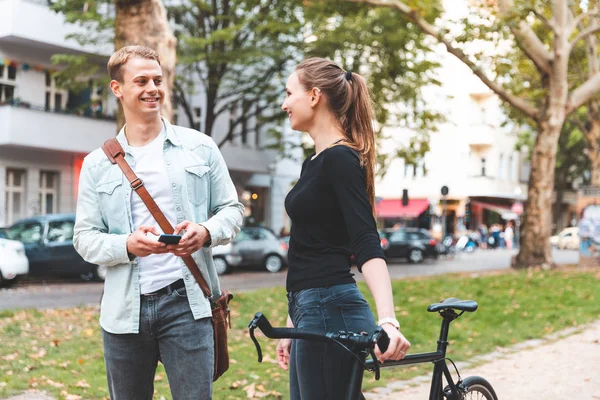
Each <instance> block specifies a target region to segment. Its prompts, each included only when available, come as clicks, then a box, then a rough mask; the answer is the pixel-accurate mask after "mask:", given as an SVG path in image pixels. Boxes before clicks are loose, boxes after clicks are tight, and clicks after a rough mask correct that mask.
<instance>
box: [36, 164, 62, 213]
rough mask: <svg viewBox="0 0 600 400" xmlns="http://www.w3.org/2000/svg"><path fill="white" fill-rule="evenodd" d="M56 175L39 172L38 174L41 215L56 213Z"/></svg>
mask: <svg viewBox="0 0 600 400" xmlns="http://www.w3.org/2000/svg"><path fill="white" fill-rule="evenodd" d="M58 177H59V175H58V173H57V172H51V171H41V173H40V211H41V213H42V214H55V213H56V212H58Z"/></svg>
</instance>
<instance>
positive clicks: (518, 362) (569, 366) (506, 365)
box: [366, 320, 600, 400]
mask: <svg viewBox="0 0 600 400" xmlns="http://www.w3.org/2000/svg"><path fill="white" fill-rule="evenodd" d="M574 332H577V333H575V334H573V333H574ZM569 335H570V336H569ZM599 362H600V320H597V321H596V322H594V323H592V324H590V325H587V326H585V327H583V328H578V329H573V328H569V329H565V330H563V331H560V332H557V333H555V334H553V335H550V336H548V337H546V338H544V339H541V340H531V341H528V342H525V343H520V344H518V345H515V346H514V347H511V348H509V349H503V350H499V351H497V352H495V353H493V354H488V355H486V356H484V357H481V358H477V359H474V360H471V362H469V363H467V365H466V366H465V365H464V364H463V365H460V364H458V368H459V370H460V373H461V376H462V377H463V378H466V377H467V376H470V375H479V376H482V377H483V378H485V379H487V380H488V381H489V382H490V383H491V384H492V386H493V387H494V390H495V391H496V394H497V395H498V399H500V400H510V399H521V400H539V399H544V400H553V399H557V400H558V399H577V400H596V399H600V375H599V373H598V371H599V367H598V363H599ZM477 365H478V366H477ZM382 374H385V370H384V371H382ZM453 376H455V375H453ZM430 382H431V376H430V375H429V376H423V377H418V378H415V379H413V380H411V381H401V382H393V383H390V384H389V385H388V386H387V387H386V388H380V389H375V390H374V392H372V393H369V394H367V396H366V397H367V399H374V400H375V399H376V400H391V399H402V400H424V399H427V398H429V389H430ZM375 391H376V392H377V393H375Z"/></svg>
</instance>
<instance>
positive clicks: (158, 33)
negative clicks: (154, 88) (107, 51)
mask: <svg viewBox="0 0 600 400" xmlns="http://www.w3.org/2000/svg"><path fill="white" fill-rule="evenodd" d="M130 45H143V46H147V47H150V48H152V49H154V50H155V51H156V52H157V53H158V55H159V57H160V64H161V67H162V72H163V85H164V88H165V101H164V104H163V106H162V110H161V114H162V115H163V116H164V117H165V118H166V119H167V120H169V121H172V120H173V103H172V98H171V96H172V93H173V82H174V78H175V62H176V58H177V54H176V47H177V39H175V35H174V34H173V31H172V30H171V27H170V26H169V21H168V19H167V12H166V10H165V7H164V6H163V4H162V2H161V1H160V0H117V1H116V16H115V50H118V49H120V48H121V47H124V46H130ZM124 123H125V118H124V115H123V112H122V110H121V107H120V106H119V114H118V116H117V125H118V127H119V129H120V128H121V127H122V126H123V124H124Z"/></svg>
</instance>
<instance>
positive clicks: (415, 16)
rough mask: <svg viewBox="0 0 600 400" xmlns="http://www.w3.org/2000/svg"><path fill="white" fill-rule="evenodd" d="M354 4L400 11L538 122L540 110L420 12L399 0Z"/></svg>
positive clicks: (514, 105) (366, 0)
mask: <svg viewBox="0 0 600 400" xmlns="http://www.w3.org/2000/svg"><path fill="white" fill-rule="evenodd" d="M346 1H349V2H353V3H368V4H371V5H375V6H383V7H390V8H395V9H397V10H399V11H400V12H401V13H402V14H404V15H405V16H406V17H407V18H408V19H410V20H411V21H412V22H413V23H414V24H416V25H417V26H418V27H419V28H421V30H423V32H425V33H426V34H428V35H430V36H433V37H434V38H436V39H437V40H438V41H439V42H440V43H442V44H444V45H445V46H446V49H447V51H448V52H449V53H450V54H452V55H454V56H455V57H456V58H458V59H459V60H460V61H462V62H463V63H464V64H465V65H466V66H467V67H469V68H470V69H471V71H473V73H474V74H475V75H476V76H477V77H478V78H479V79H481V81H482V82H483V83H484V84H485V85H486V86H487V87H489V88H490V89H491V90H492V91H494V92H495V93H496V94H497V95H498V96H499V97H500V98H501V99H502V100H504V101H506V102H507V103H508V104H510V105H511V106H513V107H514V108H516V109H517V110H519V111H521V112H522V113H523V114H525V115H526V116H528V117H529V118H532V119H533V120H536V121H537V120H538V119H539V116H538V110H537V108H536V107H534V106H532V105H531V104H529V102H527V101H526V100H525V99H522V98H520V97H518V96H515V95H514V94H512V93H510V92H508V91H507V90H506V89H504V88H503V87H502V86H501V85H500V84H498V83H497V82H494V81H492V80H491V79H490V78H488V77H487V75H486V74H485V73H484V72H483V71H482V70H481V69H480V68H479V67H478V66H477V65H475V63H474V62H472V61H471V60H470V59H469V57H468V56H467V55H466V54H465V53H464V52H463V51H462V50H460V49H458V48H456V47H454V46H453V45H452V44H451V43H450V41H449V40H447V39H446V38H445V37H444V36H443V34H442V33H441V32H440V31H439V30H438V29H437V28H436V27H435V26H433V25H431V24H429V23H428V22H427V21H425V20H424V19H423V17H421V15H419V12H418V10H415V9H412V8H410V7H409V6H407V5H406V4H404V3H402V2H401V1H398V0H389V1H386V0H346Z"/></svg>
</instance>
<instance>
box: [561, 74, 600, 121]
mask: <svg viewBox="0 0 600 400" xmlns="http://www.w3.org/2000/svg"><path fill="white" fill-rule="evenodd" d="M598 91H600V73H597V74H595V75H594V76H592V77H591V78H590V79H588V80H587V81H586V82H585V83H584V84H583V85H581V86H579V87H578V88H577V89H575V90H573V92H571V94H570V96H569V100H568V102H567V115H568V114H570V113H572V112H573V111H575V110H576V109H578V108H579V107H580V106H581V105H583V104H585V103H587V102H588V101H589V100H590V99H591V98H592V97H594V96H595V95H596V94H597V93H598Z"/></svg>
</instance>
